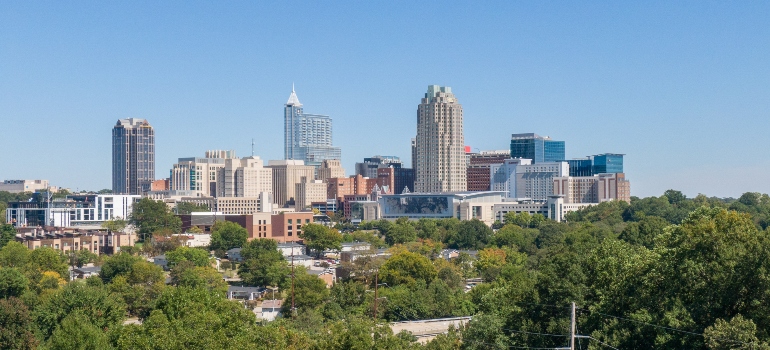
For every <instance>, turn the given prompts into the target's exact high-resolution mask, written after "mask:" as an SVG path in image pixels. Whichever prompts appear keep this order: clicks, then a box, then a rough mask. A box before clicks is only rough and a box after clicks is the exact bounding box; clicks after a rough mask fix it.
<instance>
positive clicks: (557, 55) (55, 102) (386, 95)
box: [0, 1, 770, 197]
mask: <svg viewBox="0 0 770 350" xmlns="http://www.w3.org/2000/svg"><path fill="white" fill-rule="evenodd" d="M768 23H770V2H760V1H757V2H751V1H741V2H724V1H722V2H710V1H677V2H672V1H661V2H644V4H641V3H637V2H610V1H603V2H588V1H581V2H558V1H532V2H514V1H502V2H491V1H490V2H451V1H425V2H410V1H388V2H384V1H383V2H375V1H367V2H361V1H358V2H310V1H308V2H295V1H285V2H275V3H260V2H238V1H228V2H214V1H210V2H186V1H180V2H158V1H149V2H139V1H132V2H127V1H126V2H117V1H93V2H88V1H78V2H75V3H73V2H61V1H52V2H39V1H0V147H1V148H2V150H3V151H2V152H0V179H16V178H43V179H50V180H51V181H52V184H55V185H60V186H64V187H71V188H73V189H76V188H77V189H93V190H96V189H101V188H109V187H111V165H110V162H111V144H110V129H111V128H112V126H113V125H114V123H115V121H116V120H117V119H119V118H128V117H137V118H146V119H148V120H149V121H150V123H151V124H152V125H153V126H154V127H155V130H156V174H157V177H158V178H161V177H164V176H165V175H166V174H167V173H168V169H169V168H170V167H171V164H173V163H174V162H175V161H176V158H179V157H189V156H202V155H203V152H204V151H205V150H207V149H235V150H236V151H237V153H238V154H239V155H240V156H246V155H249V154H250V153H251V139H252V138H254V139H255V140H256V141H255V142H256V154H257V155H259V156H261V157H262V158H263V159H280V158H281V157H282V156H283V149H282V142H283V134H282V126H283V125H282V123H283V120H282V111H283V104H284V103H285V102H286V100H287V98H288V97H289V93H290V92H291V84H292V83H294V84H296V90H297V94H298V96H299V99H300V101H301V102H302V103H303V105H304V107H305V111H306V112H308V113H318V114H328V115H330V116H332V118H334V138H335V144H337V145H338V146H341V147H342V151H343V165H344V166H345V167H346V168H347V171H348V173H350V172H352V171H353V164H354V163H355V162H356V161H360V159H362V158H363V157H368V156H372V155H376V154H381V155H397V156H400V157H402V159H404V160H406V161H407V162H410V159H409V158H410V143H409V142H410V138H412V137H414V134H415V129H416V125H415V124H416V108H417V104H419V101H420V97H421V96H422V94H423V93H424V92H425V90H426V89H427V86H428V85H430V84H439V85H448V86H451V87H452V90H453V92H454V93H455V95H456V96H457V98H458V99H459V101H460V102H461V103H462V104H463V107H464V113H465V139H466V144H468V145H470V146H472V147H473V148H474V149H475V148H478V149H481V150H487V149H505V148H507V147H508V144H509V142H510V141H509V140H510V134H511V133H520V132H536V133H538V134H541V135H549V136H551V137H553V138H555V139H559V140H565V141H566V145H567V156H568V157H569V158H573V157H581V156H586V155H590V154H597V153H606V152H613V153H625V154H626V160H625V168H626V173H627V177H628V178H629V179H630V180H631V186H632V187H631V188H632V194H633V195H636V196H650V195H660V194H661V193H662V192H663V191H665V190H666V189H669V188H674V189H679V190H682V191H683V192H685V193H686V194H687V195H688V196H694V195H697V194H698V193H704V194H707V195H710V196H711V195H715V196H733V197H737V196H739V195H740V194H741V193H743V192H746V191H758V192H764V193H767V192H770V181H767V174H768V173H770V152H768V139H769V138H768V132H769V131H770V122H768V120H767V119H768V116H769V115H770V25H768Z"/></svg>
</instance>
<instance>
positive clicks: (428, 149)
mask: <svg viewBox="0 0 770 350" xmlns="http://www.w3.org/2000/svg"><path fill="white" fill-rule="evenodd" d="M465 158H466V156H465V139H464V136H463V106H462V105H461V104H460V103H458V102H457V99H456V98H455V95H454V94H452V89H451V88H450V87H448V86H438V85H431V86H428V92H427V93H426V94H425V97H424V98H423V99H422V101H421V103H420V105H419V106H418V107H417V137H416V139H415V148H414V160H413V162H414V164H413V166H414V168H415V180H414V191H415V192H457V191H465V190H466V189H467V187H466V186H467V182H466V168H467V163H466V159H465Z"/></svg>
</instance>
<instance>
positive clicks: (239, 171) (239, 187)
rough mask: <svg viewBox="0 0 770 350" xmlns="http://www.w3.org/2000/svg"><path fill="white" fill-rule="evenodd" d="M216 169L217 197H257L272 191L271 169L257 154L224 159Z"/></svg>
mask: <svg viewBox="0 0 770 350" xmlns="http://www.w3.org/2000/svg"><path fill="white" fill-rule="evenodd" d="M224 161H225V164H224V166H223V167H221V168H218V169H217V178H216V181H217V185H216V187H217V188H216V193H217V197H258V196H259V195H260V194H261V193H263V192H268V193H273V181H274V179H273V169H272V168H270V167H265V166H264V162H263V161H262V159H260V158H259V157H257V156H251V157H245V158H241V159H237V158H230V159H225V160H224Z"/></svg>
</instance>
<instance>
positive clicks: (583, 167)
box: [567, 158, 594, 176]
mask: <svg viewBox="0 0 770 350" xmlns="http://www.w3.org/2000/svg"><path fill="white" fill-rule="evenodd" d="M567 163H568V164H569V176H592V175H593V174H594V173H593V162H592V161H591V159H590V158H589V159H570V160H567Z"/></svg>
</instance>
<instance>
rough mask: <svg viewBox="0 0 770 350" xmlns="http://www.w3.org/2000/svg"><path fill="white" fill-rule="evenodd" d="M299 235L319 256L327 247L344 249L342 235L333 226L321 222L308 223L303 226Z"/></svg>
mask: <svg viewBox="0 0 770 350" xmlns="http://www.w3.org/2000/svg"><path fill="white" fill-rule="evenodd" d="M299 237H300V238H302V239H303V240H304V241H305V245H306V246H307V247H308V248H309V249H310V250H312V251H315V253H316V256H319V257H320V256H321V254H323V252H324V250H327V249H336V250H342V244H341V242H342V235H341V234H340V233H339V232H338V231H337V230H335V229H333V228H329V227H326V226H323V225H319V224H307V225H305V226H303V227H302V233H300V235H299Z"/></svg>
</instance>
